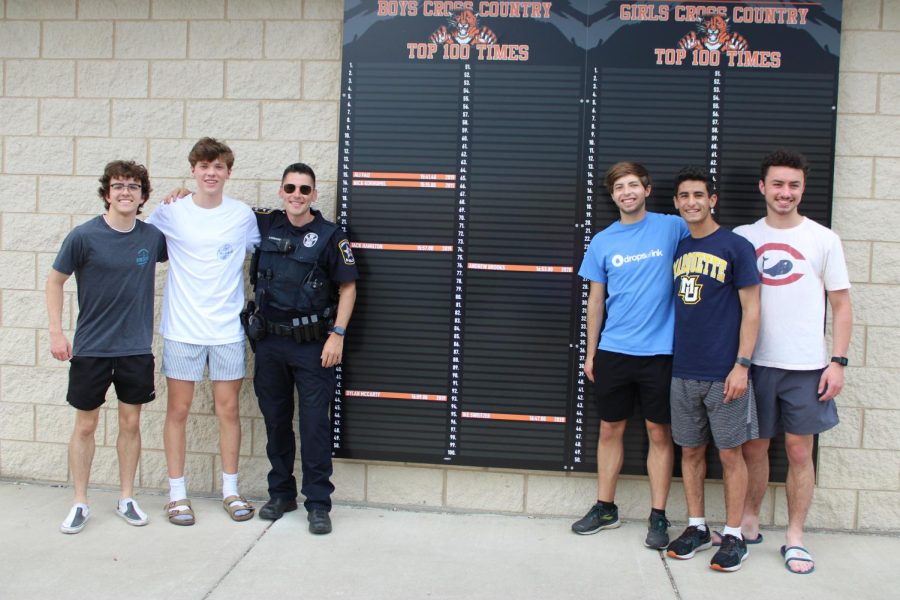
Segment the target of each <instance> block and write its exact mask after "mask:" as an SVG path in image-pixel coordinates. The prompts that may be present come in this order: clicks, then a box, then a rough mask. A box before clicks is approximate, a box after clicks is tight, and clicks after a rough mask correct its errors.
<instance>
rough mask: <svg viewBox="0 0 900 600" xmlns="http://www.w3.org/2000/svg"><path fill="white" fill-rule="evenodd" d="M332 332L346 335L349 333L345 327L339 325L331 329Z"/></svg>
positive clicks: (342, 335)
mask: <svg viewBox="0 0 900 600" xmlns="http://www.w3.org/2000/svg"><path fill="white" fill-rule="evenodd" d="M331 333H336V334H338V335H339V336H341V337H344V336H345V335H347V330H346V329H344V328H343V327H340V326H339V325H335V326H334V328H333V329H332V330H331Z"/></svg>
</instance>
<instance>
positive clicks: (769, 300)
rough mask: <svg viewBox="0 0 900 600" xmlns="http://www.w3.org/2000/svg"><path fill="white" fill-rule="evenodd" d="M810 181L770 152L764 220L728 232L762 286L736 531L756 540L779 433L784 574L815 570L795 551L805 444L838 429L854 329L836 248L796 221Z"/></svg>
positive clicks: (780, 153) (807, 464)
mask: <svg viewBox="0 0 900 600" xmlns="http://www.w3.org/2000/svg"><path fill="white" fill-rule="evenodd" d="M808 171H809V165H808V163H807V161H806V158H805V157H804V156H803V155H802V154H799V153H797V152H792V151H787V150H776V151H775V152H772V153H771V154H769V155H768V156H766V157H765V159H763V162H762V166H761V169H760V178H759V191H760V193H762V195H763V196H764V197H765V199H766V216H765V218H763V219H760V220H759V221H757V222H756V223H753V224H752V225H743V226H741V227H738V228H736V229H735V233H737V234H739V235H741V236H743V237H745V238H747V239H748V240H750V242H751V243H752V244H753V246H754V248H756V260H757V267H758V268H759V271H760V275H761V279H762V291H761V316H760V329H759V338H758V340H757V343H756V349H755V350H754V352H753V366H752V367H751V376H752V378H753V383H754V388H755V391H756V402H757V412H758V417H759V438H760V439H758V440H751V441H749V442H747V443H746V444H744V447H743V448H744V458H745V460H746V462H747V470H748V475H749V485H748V488H747V497H746V499H745V502H744V517H743V519H742V522H741V528H742V533H743V536H744V538H745V539H757V537H758V534H759V511H760V505H761V504H762V498H763V496H764V495H765V491H766V485H767V484H768V479H769V460H768V449H769V440H770V439H771V438H772V437H774V436H775V435H776V433H778V431H779V430H782V429H783V430H784V437H785V439H784V443H785V450H786V452H787V458H788V476H787V482H786V491H787V504H788V526H787V531H786V532H785V545H784V546H782V547H781V554H782V556H783V557H784V561H785V568H787V570H788V571H791V572H792V573H811V572H812V570H813V569H814V568H815V564H814V563H813V560H812V557H811V556H810V554H809V552H808V551H807V550H806V548H805V547H804V546H803V525H804V522H805V521H806V515H807V513H808V511H809V507H810V504H811V503H812V495H813V489H814V487H815V481H816V474H815V468H814V465H813V442H814V436H815V435H816V434H818V433H822V432H823V431H827V430H828V429H831V428H832V427H834V426H835V425H837V424H838V416H837V407H836V405H835V401H834V398H835V396H837V395H838V394H839V393H840V392H841V389H842V388H843V387H844V367H845V366H846V365H847V349H848V348H849V346H850V334H851V330H852V327H853V311H852V307H851V304H850V278H849V276H848V274H847V265H846V263H845V261H844V252H843V249H842V248H841V240H840V238H839V237H838V236H837V235H836V234H835V233H834V232H833V231H831V230H830V229H828V228H826V227H823V226H822V225H819V224H818V223H815V222H814V221H811V220H809V219H807V218H806V217H804V216H802V215H801V214H800V213H799V212H798V206H799V205H800V201H801V200H802V198H803V190H804V187H805V185H806V176H807V173H808ZM823 295H826V296H827V298H828V304H829V305H830V306H831V312H832V342H831V344H832V345H831V354H830V355H829V354H828V353H827V351H826V346H825V335H824V332H823V329H824V328H823V325H824V323H825V301H824V298H823Z"/></svg>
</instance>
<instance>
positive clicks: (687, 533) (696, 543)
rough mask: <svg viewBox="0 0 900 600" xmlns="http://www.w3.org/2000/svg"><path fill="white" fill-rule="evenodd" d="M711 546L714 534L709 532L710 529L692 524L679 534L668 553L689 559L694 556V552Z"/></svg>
mask: <svg viewBox="0 0 900 600" xmlns="http://www.w3.org/2000/svg"><path fill="white" fill-rule="evenodd" d="M710 548H712V536H711V535H710V534H709V529H708V528H704V529H700V528H699V527H697V526H696V525H691V526H690V527H688V528H687V529H685V530H684V533H682V534H681V535H680V536H678V539H677V540H675V541H674V542H672V543H671V544H669V547H668V548H667V549H666V555H668V556H670V557H672V558H680V559H681V560H687V559H689V558H694V554H696V553H697V552H698V551H700V550H709V549H710Z"/></svg>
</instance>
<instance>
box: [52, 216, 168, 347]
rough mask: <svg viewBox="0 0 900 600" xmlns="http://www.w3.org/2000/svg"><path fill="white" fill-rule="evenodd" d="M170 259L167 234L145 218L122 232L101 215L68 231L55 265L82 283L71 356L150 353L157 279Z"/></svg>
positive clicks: (60, 270) (79, 286)
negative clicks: (158, 269) (160, 267)
mask: <svg viewBox="0 0 900 600" xmlns="http://www.w3.org/2000/svg"><path fill="white" fill-rule="evenodd" d="M166 260H168V255H167V254H166V238H165V237H164V236H163V234H162V233H161V232H160V231H159V230H158V229H157V228H156V227H154V226H153V225H148V224H147V223H144V222H142V221H137V222H135V224H134V229H132V230H131V231H129V232H128V233H122V232H120V231H116V230H115V229H113V228H111V227H110V226H109V225H107V224H106V221H105V220H104V219H103V217H102V216H100V217H97V218H96V219H91V220H90V221H88V222H86V223H83V224H82V225H79V226H78V227H76V228H75V229H73V230H72V231H71V232H69V235H68V236H66V239H65V241H63V244H62V248H60V250H59V254H58V255H57V256H56V260H55V261H54V262H53V268H54V269H55V270H57V271H59V272H60V273H63V274H65V275H71V274H72V273H75V281H76V282H77V284H78V311H79V312H78V322H77V323H76V324H75V339H74V340H73V341H72V354H73V356H133V355H136V354H150V346H151V343H152V341H153V291H154V285H153V279H154V276H155V274H156V263H157V262H164V261H166Z"/></svg>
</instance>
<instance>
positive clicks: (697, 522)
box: [688, 517, 706, 531]
mask: <svg viewBox="0 0 900 600" xmlns="http://www.w3.org/2000/svg"><path fill="white" fill-rule="evenodd" d="M688 527H696V528H697V529H700V530H701V531H706V517H688Z"/></svg>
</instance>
